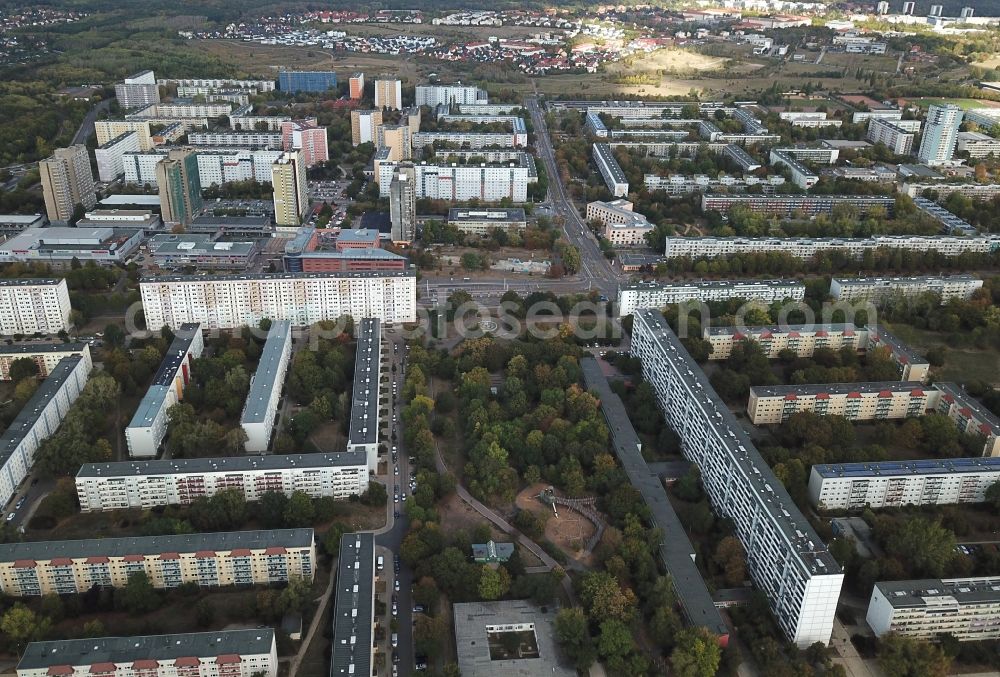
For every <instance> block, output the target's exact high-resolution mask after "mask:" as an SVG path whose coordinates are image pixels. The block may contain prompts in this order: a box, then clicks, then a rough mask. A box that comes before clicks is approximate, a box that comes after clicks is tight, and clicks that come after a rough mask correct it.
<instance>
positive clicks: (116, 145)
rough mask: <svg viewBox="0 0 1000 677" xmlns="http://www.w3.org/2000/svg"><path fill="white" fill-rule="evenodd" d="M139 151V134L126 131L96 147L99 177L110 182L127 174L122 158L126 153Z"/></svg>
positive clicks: (95, 154)
mask: <svg viewBox="0 0 1000 677" xmlns="http://www.w3.org/2000/svg"><path fill="white" fill-rule="evenodd" d="M127 152H131V153H138V152H139V135H138V134H136V133H135V132H125V133H123V134H120V135H118V136H116V137H115V138H113V139H111V140H110V141H108V142H107V143H105V144H101V145H100V146H98V147H97V148H95V149H94V159H95V160H96V161H97V178H98V179H100V180H101V181H105V182H108V183H110V182H111V181H114V180H116V179H118V178H119V177H122V176H124V175H125V165H124V164H123V162H122V158H123V156H124V154H125V153H127Z"/></svg>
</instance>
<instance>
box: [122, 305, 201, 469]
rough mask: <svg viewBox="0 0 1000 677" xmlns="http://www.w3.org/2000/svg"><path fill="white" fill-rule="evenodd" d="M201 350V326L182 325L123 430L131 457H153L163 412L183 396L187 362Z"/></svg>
mask: <svg viewBox="0 0 1000 677" xmlns="http://www.w3.org/2000/svg"><path fill="white" fill-rule="evenodd" d="M204 348H205V340H204V338H203V337H202V331H201V325H200V324H198V323H187V324H182V325H181V326H180V328H179V331H178V332H177V334H176V335H175V336H174V340H173V341H172V342H171V343H170V347H169V348H168V349H167V354H166V355H165V356H164V357H163V362H161V363H160V368H159V369H158V370H157V371H156V375H155V376H153V384H152V385H151V386H149V390H147V391H146V394H145V396H143V398H142V400H141V401H140V402H139V407H138V409H136V411H135V414H134V415H133V416H132V420H131V421H130V422H129V424H128V427H127V428H125V441H126V442H127V443H128V453H129V456H131V457H132V458H152V457H154V456H156V452H157V450H158V449H159V448H160V444H162V443H163V438H164V437H165V436H166V434H167V422H168V417H167V412H168V410H169V409H170V407H172V406H174V405H175V404H177V403H178V402H179V401H180V400H182V399H183V397H184V389H185V388H186V387H187V384H188V383H189V382H190V381H191V362H192V361H193V360H194V359H195V358H198V357H201V352H202V350H204Z"/></svg>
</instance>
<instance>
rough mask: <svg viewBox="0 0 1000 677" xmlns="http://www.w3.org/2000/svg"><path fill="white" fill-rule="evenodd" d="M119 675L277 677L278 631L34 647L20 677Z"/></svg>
mask: <svg viewBox="0 0 1000 677" xmlns="http://www.w3.org/2000/svg"><path fill="white" fill-rule="evenodd" d="M87 674H91V675H93V674H119V675H143V676H144V677H175V676H179V675H185V676H186V677H222V676H223V675H225V676H226V677H277V674H278V648H277V644H275V641H274V630H272V629H270V628H258V629H256V630H218V631H215V632H198V633H189V634H180V635H146V636H129V637H93V638H88V639H71V640H59V641H53V642H32V643H30V644H29V645H28V647H27V648H26V649H25V650H24V655H23V656H21V660H20V661H19V662H18V664H17V677H50V676H51V675H87Z"/></svg>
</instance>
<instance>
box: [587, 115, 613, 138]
mask: <svg viewBox="0 0 1000 677" xmlns="http://www.w3.org/2000/svg"><path fill="white" fill-rule="evenodd" d="M584 120H585V121H584V123H583V128H584V130H585V131H587V132H588V133H590V134H593V135H594V136H596V137H598V138H600V139H606V138H608V127H607V125H605V124H604V121H603V120H601V116H600V115H598V114H597V113H595V112H594V111H587V115H586V118H585V119H584Z"/></svg>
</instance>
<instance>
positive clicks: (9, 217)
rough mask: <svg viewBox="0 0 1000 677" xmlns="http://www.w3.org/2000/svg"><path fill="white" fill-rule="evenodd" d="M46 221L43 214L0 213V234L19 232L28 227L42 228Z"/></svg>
mask: <svg viewBox="0 0 1000 677" xmlns="http://www.w3.org/2000/svg"><path fill="white" fill-rule="evenodd" d="M48 222H49V220H48V218H47V217H46V216H45V215H44V214H0V235H12V234H14V233H20V232H21V231H22V230H27V229H28V228H42V227H43V226H45V225H46V224H47V223H48Z"/></svg>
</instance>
